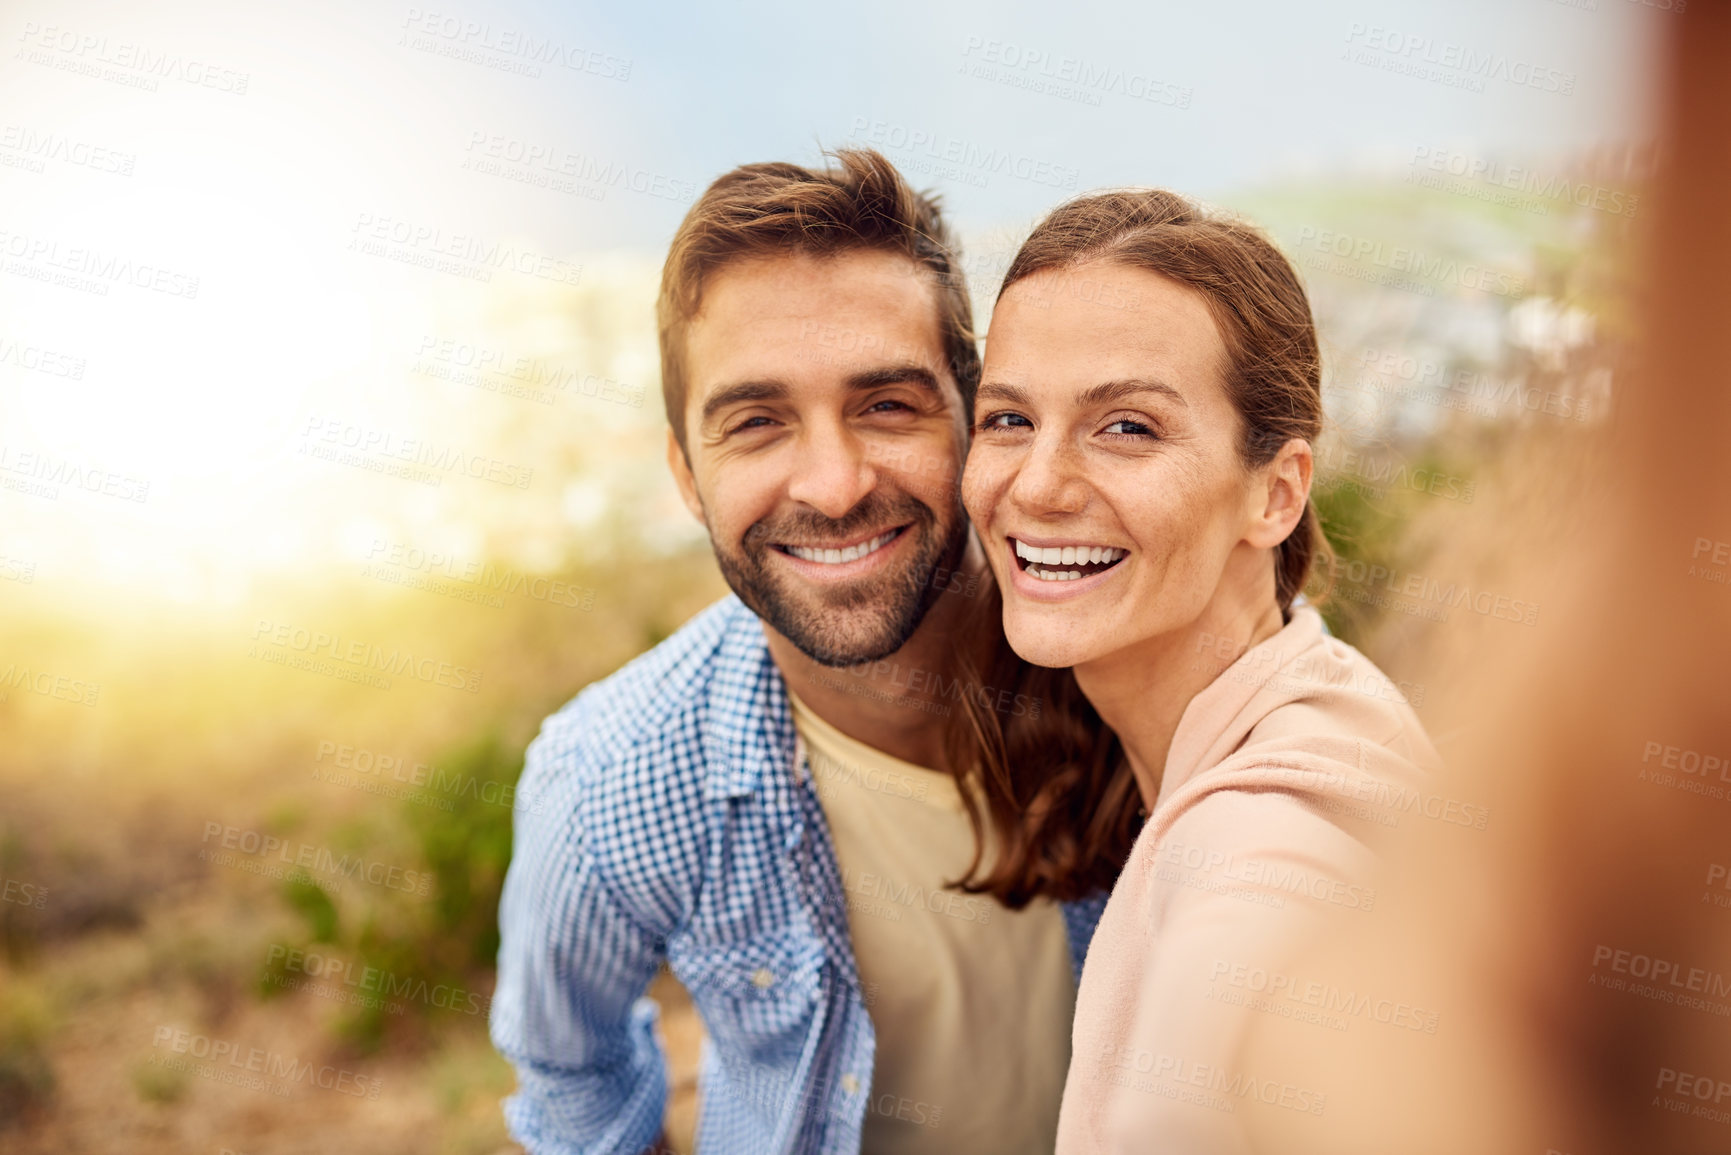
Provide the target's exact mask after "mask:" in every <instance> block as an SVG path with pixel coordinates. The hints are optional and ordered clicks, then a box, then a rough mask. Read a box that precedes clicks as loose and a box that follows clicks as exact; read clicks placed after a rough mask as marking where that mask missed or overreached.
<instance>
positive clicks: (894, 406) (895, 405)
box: [866, 397, 913, 413]
mask: <svg viewBox="0 0 1731 1155" xmlns="http://www.w3.org/2000/svg"><path fill="white" fill-rule="evenodd" d="M912 408H913V406H912V405H909V404H908V403H907V402H906V401H896V400H894V399H892V398H887V397H886V398H885V399H884V400H882V401H878V402H875V403H874V404H872V405H871V406H870V407H868V408H867V409H866V412H867V413H893V412H895V411H896V410H898V409H912Z"/></svg>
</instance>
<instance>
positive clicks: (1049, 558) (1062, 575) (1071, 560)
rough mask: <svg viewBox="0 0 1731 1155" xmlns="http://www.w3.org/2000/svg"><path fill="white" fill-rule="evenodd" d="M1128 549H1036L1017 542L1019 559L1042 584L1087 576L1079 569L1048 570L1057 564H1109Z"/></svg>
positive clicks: (1058, 547)
mask: <svg viewBox="0 0 1731 1155" xmlns="http://www.w3.org/2000/svg"><path fill="white" fill-rule="evenodd" d="M1129 552H1130V551H1129V550H1124V549H1113V548H1112V547H1110V546H1103V545H1066V546H1045V547H1042V546H1034V545H1028V544H1027V543H1026V542H1022V541H1018V542H1016V556H1017V557H1019V558H1021V559H1022V560H1023V561H1025V562H1027V563H1028V566H1027V572H1028V573H1030V574H1032V575H1033V576H1034V577H1036V578H1039V579H1040V580H1041V581H1048V582H1073V581H1076V580H1077V579H1079V578H1081V577H1082V576H1084V575H1083V574H1082V572H1081V571H1080V570H1073V569H1046V568H1044V567H1046V566H1055V565H1110V564H1111V563H1112V562H1115V561H1117V560H1118V559H1119V558H1121V557H1123V556H1124V555H1125V554H1127V553H1129Z"/></svg>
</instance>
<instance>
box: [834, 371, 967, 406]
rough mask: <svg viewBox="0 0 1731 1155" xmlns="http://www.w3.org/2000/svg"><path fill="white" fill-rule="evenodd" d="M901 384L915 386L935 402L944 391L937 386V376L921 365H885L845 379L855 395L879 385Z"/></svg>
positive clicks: (941, 398)
mask: <svg viewBox="0 0 1731 1155" xmlns="http://www.w3.org/2000/svg"><path fill="white" fill-rule="evenodd" d="M902 384H907V385H917V386H919V387H920V388H921V389H923V390H925V391H926V392H927V393H930V394H931V395H932V396H933V397H934V398H936V399H937V400H940V401H941V400H943V397H944V391H943V387H942V386H940V385H939V384H938V375H937V374H936V373H933V372H932V371H931V370H930V369H927V368H926V367H925V366H923V365H885V366H884V367H883V368H881V369H866V370H864V371H862V372H859V373H855V374H853V375H852V376H850V377H849V378H848V379H847V387H848V389H849V390H850V391H852V392H856V393H857V392H860V391H861V390H865V389H876V388H877V387H878V386H880V385H902Z"/></svg>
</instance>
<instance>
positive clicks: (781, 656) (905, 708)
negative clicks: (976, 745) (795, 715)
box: [763, 535, 992, 768]
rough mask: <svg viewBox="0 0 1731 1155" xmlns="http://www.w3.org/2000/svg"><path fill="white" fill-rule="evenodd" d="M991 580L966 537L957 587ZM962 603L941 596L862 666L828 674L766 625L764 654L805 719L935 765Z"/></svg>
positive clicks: (950, 702) (949, 705)
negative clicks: (896, 645) (910, 629)
mask: <svg viewBox="0 0 1731 1155" xmlns="http://www.w3.org/2000/svg"><path fill="white" fill-rule="evenodd" d="M948 576H949V575H946V574H940V575H938V576H937V577H934V578H933V579H932V580H933V581H934V584H936V583H937V582H938V580H939V578H943V579H944V583H943V584H944V586H948V585H951V584H963V583H971V584H970V585H969V588H973V589H977V588H979V584H980V583H981V582H989V581H991V580H992V576H991V574H989V573H987V572H986V560H985V556H984V555H983V554H982V553H981V552H980V547H979V544H978V542H977V541H975V540H974V539H973V537H972V535H970V536H969V541H968V548H967V551H966V552H965V553H964V554H963V557H962V561H961V564H960V565H959V566H958V567H957V570H956V575H955V576H956V577H957V578H958V579H959V581H958V582H957V583H951V582H949V581H948ZM963 603H964V597H963V595H962V594H960V593H941V594H939V595H938V597H937V599H936V600H935V601H933V602H932V606H931V609H929V610H927V611H926V616H925V617H924V618H923V619H922V620H921V621H920V624H919V627H918V628H917V629H915V630H914V634H913V636H912V637H911V638H909V639H908V640H907V642H906V643H904V644H903V645H902V648H901V649H899V650H897V651H896V652H895V653H893V654H890V655H889V656H888V657H886V658H882V659H880V660H878V661H876V662H867V663H865V664H864V665H859V666H848V667H843V668H836V667H832V666H823V665H819V664H818V663H817V662H814V661H812V660H811V659H810V658H808V657H806V656H805V654H803V653H802V652H800V650H799V648H798V647H796V646H795V645H794V644H793V643H792V642H791V641H789V640H788V639H787V638H786V637H785V636H784V635H783V634H781V633H780V632H779V631H778V630H776V629H775V628H774V627H773V626H771V625H769V624H768V623H767V622H765V623H764V627H763V633H764V636H765V637H766V638H767V639H768V641H769V654H770V657H771V658H773V659H774V660H775V664H776V666H778V667H779V668H780V670H781V676H782V677H783V678H784V679H786V681H787V688H788V689H789V690H791V691H792V692H793V693H794V694H796V695H798V697H799V699H800V701H802V702H804V703H805V704H806V705H807V706H809V707H811V711H812V713H814V714H816V715H817V716H818V717H820V718H822V719H823V720H824V721H826V722H828V723H829V724H830V725H832V726H834V727H835V728H836V729H837V730H840V731H841V732H842V733H843V734H846V735H847V736H848V737H850V738H853V739H854V740H856V741H859V742H864V743H865V744H866V745H868V746H871V747H873V748H875V749H878V750H882V751H883V752H884V753H885V754H889V755H891V756H892V757H895V758H900V759H901V760H902V761H904V762H911V763H913V764H914V765H915V766H927V767H933V768H936V767H939V766H942V765H943V762H944V757H943V750H944V730H945V726H946V715H947V714H948V713H949V712H950V711H951V710H952V709H953V708H954V706H955V702H956V699H955V696H954V694H952V693H946V692H945V691H946V689H949V688H953V685H954V680H955V677H956V669H955V654H956V651H957V649H958V641H959V639H958V638H957V637H956V629H957V626H958V624H959V621H960V620H961V618H962V617H963V614H962V611H963V608H964V605H963Z"/></svg>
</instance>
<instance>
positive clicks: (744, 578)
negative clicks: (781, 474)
mask: <svg viewBox="0 0 1731 1155" xmlns="http://www.w3.org/2000/svg"><path fill="white" fill-rule="evenodd" d="M899 525H906V526H907V528H906V529H905V530H903V531H902V535H901V536H902V537H912V538H913V546H914V551H913V556H912V557H911V558H910V559H909V560H908V561H907V562H905V563H903V564H902V565H899V566H896V567H895V568H893V569H890V570H886V571H885V572H882V573H877V574H873V575H871V576H869V577H864V578H861V579H859V580H858V581H855V582H851V583H849V584H847V585H842V586H837V587H835V588H833V589H828V590H824V589H819V588H816V587H814V586H813V585H811V584H807V583H804V582H802V581H801V580H800V579H799V578H797V577H794V576H792V575H791V574H786V575H783V574H777V573H775V572H774V570H775V566H774V562H773V559H771V558H770V557H769V556H768V555H769V554H771V553H774V552H778V551H776V550H775V546H774V544H772V543H776V542H791V543H793V544H795V545H808V544H811V543H813V542H822V541H847V540H849V539H851V538H855V537H858V536H859V535H860V534H861V533H862V532H864V531H868V530H873V529H876V530H885V529H888V528H890V527H892V526H899ZM713 537H714V535H713V533H712V534H711V538H712V540H713ZM967 540H968V523H967V519H966V517H964V516H963V515H962V512H961V510H960V508H959V507H958V508H957V509H956V510H955V511H954V512H953V513H952V515H951V519H950V521H949V522H948V524H944V523H942V522H940V521H939V519H938V516H937V514H936V513H934V512H933V511H932V509H931V507H930V506H928V505H926V504H924V503H923V502H920V501H918V500H916V499H915V498H913V497H910V496H908V495H907V494H898V495H896V496H894V497H884V496H883V495H882V493H881V491H874V492H873V493H872V494H871V495H869V496H868V497H867V498H866V499H865V500H864V501H862V502H860V503H859V505H857V506H855V507H854V508H853V509H851V510H849V511H848V513H847V515H846V516H844V517H842V518H840V519H833V520H832V519H831V518H827V517H824V516H823V515H822V514H819V513H815V512H811V511H801V512H798V513H793V514H788V515H786V516H780V517H770V518H765V519H764V520H762V521H759V522H757V523H755V524H754V525H752V526H751V528H750V529H748V530H746V532H745V539H744V541H743V542H742V543H741V544H740V545H739V547H738V548H737V549H736V550H728V549H723V548H722V546H721V543H720V542H719V541H716V542H714V545H715V560H716V563H717V564H718V565H719V566H720V567H721V575H722V576H723V577H724V578H726V579H727V584H728V585H729V586H731V587H732V588H733V592H734V593H735V594H737V595H739V600H740V601H742V602H744V603H745V604H746V605H747V606H748V607H750V608H751V610H752V612H754V613H755V614H757V616H758V617H760V618H762V619H763V620H764V621H766V622H768V623H769V624H770V625H771V626H773V627H775V629H776V630H777V631H779V632H780V633H781V635H782V636H783V637H785V638H786V639H787V640H788V641H790V642H792V643H793V644H794V645H795V646H797V647H798V648H799V650H800V652H801V653H803V654H805V656H806V657H808V658H810V659H811V660H812V661H814V662H817V663H818V664H820V665H824V666H830V667H834V668H840V667H844V666H857V665H859V664H861V663H862V662H875V661H877V660H878V659H879V658H884V657H888V656H889V655H890V654H893V653H895V652H896V651H897V650H899V649H901V648H902V646H903V645H904V644H905V643H906V642H907V640H908V639H909V638H910V637H912V636H913V633H914V631H915V630H916V629H918V628H919V624H920V622H921V621H922V620H923V619H924V618H925V616H926V611H927V610H929V609H931V607H932V603H933V602H934V601H936V600H937V597H938V594H939V592H940V588H939V587H940V585H941V583H939V582H937V581H935V580H933V574H934V573H935V572H937V570H938V569H940V568H943V569H946V570H953V569H955V567H956V565H957V564H958V563H959V562H960V561H961V557H962V551H963V549H964V548H966V546H967ZM881 548H883V549H899V548H901V539H900V538H897V539H896V540H895V541H893V542H890V543H888V544H887V545H884V546H882V547H881Z"/></svg>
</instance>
